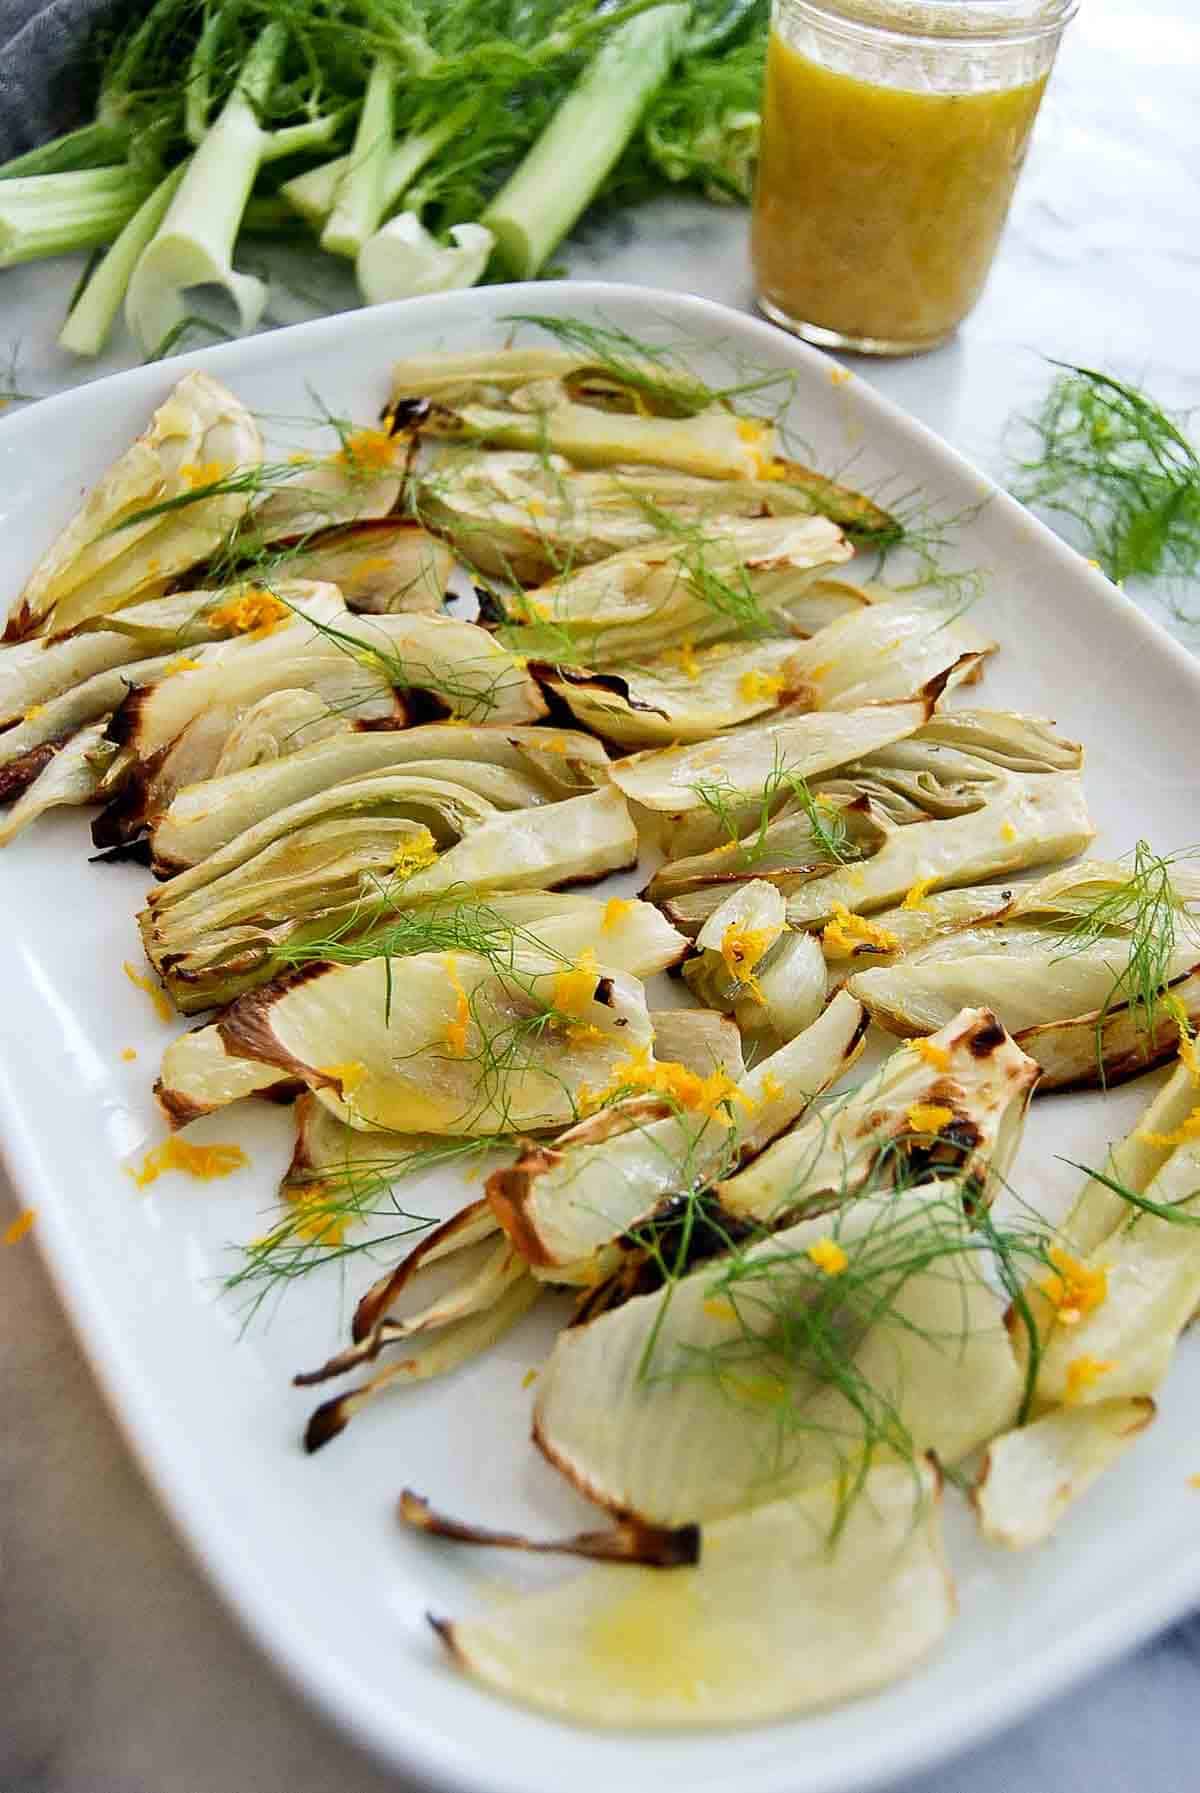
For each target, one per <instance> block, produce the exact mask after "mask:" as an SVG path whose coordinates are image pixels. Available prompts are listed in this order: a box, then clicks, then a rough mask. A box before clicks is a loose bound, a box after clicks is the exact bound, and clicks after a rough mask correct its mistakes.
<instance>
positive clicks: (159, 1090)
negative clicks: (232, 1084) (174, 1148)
mask: <svg viewBox="0 0 1200 1793" xmlns="http://www.w3.org/2000/svg"><path fill="white" fill-rule="evenodd" d="M154 1097H155V1100H156V1101H157V1103H158V1106H159V1107H160V1108H161V1109H162V1111H163V1113H164V1114H165V1115H166V1117H167V1120H168V1122H169V1123H170V1126H171V1128H172V1130H175V1129H177V1128H179V1127H186V1126H187V1124H188V1122H189V1121H198V1120H199V1119H200V1117H201V1115H205V1114H212V1113H214V1112H215V1110H214V1105H213V1104H212V1103H211V1102H193V1101H192V1099H191V1097H190V1096H185V1095H182V1094H181V1093H180V1091H179V1090H173V1089H166V1088H165V1087H164V1085H163V1081H162V1078H161V1077H160V1078H159V1079H158V1081H157V1083H156V1084H155V1085H154Z"/></svg>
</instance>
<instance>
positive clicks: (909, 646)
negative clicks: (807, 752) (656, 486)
mask: <svg viewBox="0 0 1200 1793" xmlns="http://www.w3.org/2000/svg"><path fill="white" fill-rule="evenodd" d="M602 565H607V563H602ZM835 636H836V637H837V641H836V643H835V641H834V640H833V639H832V638H833V637H835ZM992 645H993V644H991V643H988V642H987V641H985V639H984V638H983V637H982V636H980V635H979V634H978V633H977V632H976V631H974V630H971V629H969V628H968V627H967V626H966V625H965V624H964V623H961V622H953V621H947V620H946V618H945V617H944V616H939V615H938V613H937V612H936V611H930V610H929V609H928V608H925V609H916V610H915V609H914V608H913V607H912V606H911V605H904V604H898V603H888V604H877V605H873V606H871V607H870V608H869V609H867V610H864V611H861V612H859V613H858V614H857V615H855V616H852V617H849V618H847V619H845V621H844V623H842V624H837V623H831V624H830V625H829V626H828V627H827V628H825V629H822V630H820V631H819V633H818V634H816V635H814V636H813V637H812V639H811V641H808V642H806V643H802V644H797V643H796V642H794V641H793V642H788V641H782V642H778V641H765V642H757V643H750V644H746V645H739V644H736V643H733V642H721V641H717V642H714V643H712V644H711V645H710V646H708V647H699V648H697V647H695V646H693V645H691V644H690V643H685V645H684V646H683V647H678V648H674V649H668V650H667V651H666V652H665V653H661V654H659V655H657V656H656V657H654V658H653V659H651V660H644V661H641V662H640V663H638V664H637V665H634V666H622V665H615V664H609V663H608V656H607V654H606V655H605V667H604V669H603V670H599V671H583V670H581V669H579V668H573V667H571V666H558V667H554V666H551V665H547V666H545V667H539V668H538V669H537V670H538V677H539V678H540V679H541V681H542V683H543V684H544V685H545V686H546V688H547V689H548V690H550V691H552V692H553V693H554V695H555V696H556V697H558V698H559V699H560V700H561V702H563V703H565V704H566V705H567V707H568V709H569V710H570V711H571V713H572V714H573V715H574V716H575V718H576V720H577V721H579V722H581V723H583V724H585V725H586V726H587V727H589V728H592V729H594V730H595V731H596V732H597V733H598V734H601V735H604V736H606V737H607V738H609V739H611V740H613V741H617V742H619V743H620V744H621V745H622V746H628V747H642V746H653V745H660V744H661V745H668V744H671V743H674V742H694V741H706V740H708V739H710V738H711V737H712V736H714V735H716V734H718V733H719V732H720V731H723V730H727V729H730V728H734V727H736V726H738V725H739V724H742V723H745V722H749V721H751V720H752V719H753V718H754V717H755V716H759V715H763V714H764V713H766V712H768V711H771V710H783V709H786V710H789V711H792V712H795V711H798V710H804V709H830V710H844V709H852V708H859V707H861V706H862V705H864V704H869V703H897V702H901V701H903V700H905V699H913V698H918V697H921V696H923V695H924V694H925V693H926V692H927V691H928V690H930V689H932V688H934V687H935V685H936V687H937V689H939V690H944V689H946V688H947V687H948V686H949V685H953V684H959V683H962V682H963V681H965V680H967V679H969V678H973V677H977V676H978V670H979V666H980V662H981V660H982V657H983V655H984V654H985V653H987V652H990V651H991V647H992ZM822 656H825V657H822Z"/></svg>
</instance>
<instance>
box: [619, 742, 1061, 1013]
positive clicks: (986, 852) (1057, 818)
mask: <svg viewBox="0 0 1200 1793" xmlns="http://www.w3.org/2000/svg"><path fill="white" fill-rule="evenodd" d="M902 707H903V706H881V709H882V710H883V712H884V713H887V711H888V710H889V709H899V708H902ZM864 713H865V712H862V711H858V712H854V711H852V712H849V715H851V716H853V715H862V714H864ZM971 714H972V713H971V712H967V711H960V712H951V713H950V714H949V715H948V716H947V718H946V719H945V721H946V722H947V724H953V723H954V722H957V721H958V719H959V718H960V717H964V716H970V715H971ZM807 720H809V721H810V722H823V721H831V720H833V717H832V716H831V715H829V714H828V713H827V714H825V715H822V716H814V717H810V718H808V719H807ZM1005 720H1006V721H1011V722H1019V721H1020V720H1021V719H1020V718H1007V719H1005ZM942 722H943V718H941V717H939V718H937V719H936V720H935V721H934V722H933V723H932V724H930V725H928V727H926V728H924V729H922V730H921V732H920V734H919V735H914V737H913V738H912V739H911V740H901V741H899V742H898V743H897V745H896V746H895V747H894V748H888V749H887V754H888V756H891V755H892V754H895V755H896V757H897V758H902V759H908V760H910V761H911V762H912V765H913V769H914V772H915V773H916V774H917V776H916V777H914V778H913V781H912V788H913V793H914V794H913V795H912V796H906V797H905V798H904V802H905V806H906V808H907V810H908V811H909V814H908V817H907V819H905V820H903V821H900V820H893V819H892V818H891V817H889V815H888V812H887V809H886V808H885V807H884V806H883V805H881V804H878V803H876V802H875V801H874V797H873V794H872V793H871V791H870V789H869V788H866V789H863V788H859V789H857V793H856V795H855V794H854V793H851V792H847V790H846V787H847V786H849V785H853V786H855V787H858V786H859V782H860V781H859V779H858V777H857V776H855V775H854V774H853V773H852V772H851V771H850V769H849V768H846V769H844V770H843V771H841V772H839V773H838V774H837V776H836V778H835V779H834V780H832V781H829V782H826V781H824V780H820V781H818V783H817V785H816V787H815V793H816V795H817V796H818V797H825V798H827V799H828V800H829V801H831V802H834V803H836V802H838V801H839V799H840V798H841V797H844V796H847V795H850V796H851V800H852V803H853V802H856V801H859V800H861V799H862V798H866V800H867V805H868V814H869V816H870V819H871V822H872V824H873V827H874V829H875V831H876V832H875V835H874V838H872V836H871V833H870V831H868V830H867V829H866V828H865V827H860V828H859V834H860V837H861V838H860V841H859V843H858V845H859V851H858V853H857V855H856V857H855V859H854V862H853V863H842V864H831V862H830V856H829V855H828V854H827V853H826V854H823V855H818V854H816V853H814V852H813V851H812V850H811V847H810V848H808V849H806V846H805V841H806V840H807V839H808V838H809V836H807V835H806V834H805V833H804V832H803V831H801V832H799V833H798V834H796V835H795V842H796V844H795V846H794V847H792V848H791V850H790V851H785V852H783V853H779V852H774V851H773V843H774V841H775V840H777V839H778V838H779V837H780V836H782V837H783V839H784V840H785V841H786V840H788V838H789V837H788V835H787V834H786V833H785V832H784V831H785V830H787V829H788V828H791V829H793V830H794V829H795V827H796V820H797V818H796V817H795V814H794V810H785V811H784V812H783V813H781V815H780V816H779V817H778V819H777V820H775V821H773V822H771V823H770V824H769V825H768V826H767V828H766V829H765V830H763V831H761V833H760V834H755V835H754V836H746V837H743V838H742V839H741V840H740V841H739V842H738V843H737V845H736V846H732V845H731V846H729V847H728V848H727V849H726V850H724V851H722V850H721V849H719V848H714V849H711V850H710V851H709V852H707V853H706V854H701V855H698V856H696V857H693V858H687V859H680V860H675V861H673V862H670V863H668V864H667V865H665V866H664V867H663V868H662V869H661V870H660V871H659V872H657V873H656V874H655V877H654V879H653V881H652V883H651V886H650V895H651V896H652V897H654V899H655V900H656V901H657V900H664V901H665V902H666V905H667V909H668V912H669V914H670V915H671V919H672V920H673V921H674V922H675V924H676V926H677V927H680V928H682V929H683V930H684V932H695V931H696V930H697V929H698V928H699V927H700V926H701V925H703V923H704V921H705V920H706V919H707V917H708V916H709V915H711V914H712V912H713V910H714V909H715V908H716V907H717V906H718V904H719V903H720V902H721V901H723V899H724V897H725V896H726V895H727V894H728V892H729V889H730V887H731V886H732V885H733V884H736V883H737V882H739V881H742V880H744V879H745V878H747V877H749V876H751V875H755V876H758V877H764V878H769V879H770V881H771V882H772V883H774V884H777V885H778V886H779V887H780V889H781V890H783V892H784V893H785V895H786V896H787V898H788V920H789V922H790V923H791V924H792V925H793V926H795V927H809V928H813V927H824V926H826V925H827V924H828V923H829V922H830V921H831V920H834V919H835V918H836V917H838V916H839V915H840V914H841V913H843V912H845V911H850V912H853V913H859V914H867V915H869V914H871V913H872V912H873V911H875V910H878V909H882V908H885V907H888V906H889V905H893V904H900V903H902V902H903V900H904V899H905V897H906V896H907V895H908V894H909V893H910V892H912V891H913V890H914V889H916V890H917V891H918V892H919V893H921V894H923V893H925V892H927V891H929V890H931V889H934V890H936V889H939V888H940V889H948V888H953V887H954V886H959V885H973V884H976V883H982V882H983V881H984V880H986V879H989V878H1007V877H1010V876H1011V875H1012V874H1013V873H1014V872H1016V871H1020V870H1025V869H1032V868H1033V867H1035V866H1040V865H1048V864H1049V865H1053V864H1057V863H1059V862H1061V861H1063V860H1065V859H1069V858H1071V857H1072V856H1073V855H1074V854H1076V853H1078V852H1080V851H1081V850H1082V849H1083V848H1085V847H1086V846H1087V845H1088V843H1089V842H1090V841H1091V839H1092V838H1093V834H1094V829H1093V827H1092V823H1091V819H1090V816H1089V814H1088V809H1087V804H1086V801H1085V797H1084V791H1083V784H1082V780H1081V779H1080V777H1079V774H1078V773H1077V772H1074V771H1060V770H1057V769H1054V768H1053V762H1052V761H1051V762H1050V763H1048V764H1046V765H1045V767H1044V769H1041V770H1036V771H1033V770H1022V771H1015V770H1011V769H1009V768H1008V767H1006V766H1004V765H1003V764H1002V763H1000V764H997V763H996V762H995V761H994V760H991V759H985V758H984V757H983V756H968V755H967V754H965V753H960V752H958V751H957V750H955V749H953V748H948V747H947V746H946V744H945V741H944V738H943V737H942V726H941V725H942ZM699 751H701V752H703V751H704V750H703V749H700V750H699ZM1074 751H1075V752H1076V754H1077V753H1078V750H1077V749H1076V750H1074ZM880 757H883V756H880ZM1014 757H1015V756H1014ZM1054 757H1055V758H1057V757H1058V756H1057V754H1056V755H1055V756H1054ZM971 758H974V759H975V764H974V768H973V772H974V777H973V780H972V783H971V787H970V790H969V792H960V790H959V786H960V784H961V782H962V779H963V778H964V777H965V776H966V768H960V766H959V765H956V764H955V762H963V761H967V762H968V763H969V761H970V759H971ZM1048 758H1049V756H1048ZM922 762H925V766H927V767H928V768H929V769H930V781H929V782H930V785H931V786H932V787H934V788H933V789H931V790H930V791H929V792H928V793H925V794H923V793H922V792H921V785H920V782H919V774H920V771H921V770H923V769H925V767H924V766H923V765H922ZM942 766H946V767H947V768H948V769H949V770H950V772H951V781H952V784H953V789H951V790H950V791H948V793H947V795H948V797H949V813H946V808H945V807H944V806H943V804H942V801H941V795H940V790H941V787H940V786H939V785H938V779H939V777H940V768H941V767H942ZM905 777H906V779H907V777H908V774H907V773H906V774H905ZM618 782H622V784H623V788H626V789H628V783H627V782H626V781H621V780H620V779H618ZM863 782H864V783H865V782H866V781H865V780H864V781H863ZM703 788H704V787H703V784H702V791H703ZM760 790H761V786H760ZM922 802H923V803H924V804H925V805H927V807H924V808H922V807H921V804H922ZM699 806H700V807H704V803H703V796H701V799H700V805H699ZM913 812H915V814H914V813H913ZM845 814H846V815H847V817H848V818H849V817H852V816H853V815H854V814H855V811H854V809H853V807H851V808H850V809H848V810H846V811H845ZM917 817H919V818H920V819H916V818H917ZM706 819H709V820H711V817H710V818H706ZM801 819H802V820H806V818H801ZM772 830H774V831H775V832H774V834H773V833H772ZM806 852H807V856H806ZM739 861H741V862H742V863H741V865H739ZM743 868H744V869H743ZM959 1006H961V1005H959Z"/></svg>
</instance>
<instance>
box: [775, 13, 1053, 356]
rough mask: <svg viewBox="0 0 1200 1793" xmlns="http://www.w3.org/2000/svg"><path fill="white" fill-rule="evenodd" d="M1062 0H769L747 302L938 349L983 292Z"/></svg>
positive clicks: (800, 324) (857, 336) (829, 338)
mask: <svg viewBox="0 0 1200 1793" xmlns="http://www.w3.org/2000/svg"><path fill="white" fill-rule="evenodd" d="M1076 4H1077V0H774V10H773V15H772V21H771V40H770V46H769V49H768V52H767V75H766V89H765V92H764V96H763V125H762V146H761V150H760V155H759V164H758V180H757V185H756V188H755V195H754V217H753V229H752V246H753V258H754V273H755V279H756V283H757V288H758V303H759V307H760V309H761V310H762V311H763V312H764V313H765V314H766V316H767V317H769V318H771V319H772V320H773V321H774V322H775V323H777V324H782V325H783V326H784V327H785V328H786V329H789V330H793V331H795V332H796V333H797V334H798V335H800V336H803V337H806V338H807V339H808V340H809V341H810V342H815V343H819V344H820V345H821V346H822V347H824V348H842V349H855V350H858V351H860V352H861V353H864V354H869V355H906V354H912V353H914V352H917V351H919V350H922V349H931V348H935V347H936V346H937V344H938V343H940V342H944V341H945V340H946V338H947V337H948V336H950V335H951V334H952V333H953V331H954V329H955V327H956V326H957V325H958V324H959V323H960V322H961V320H962V319H963V318H964V317H965V316H966V315H967V313H968V312H969V311H970V309H971V307H972V306H973V305H974V303H975V301H976V300H977V299H978V297H979V295H980V293H981V291H982V290H983V283H984V281H985V280H986V278H987V273H988V269H989V267H990V266H991V262H992V257H993V255H994V254H995V250H996V245H997V243H998V241H999V239H1000V233H1001V230H1002V229H1003V227H1004V220H1005V218H1006V216H1007V214H1008V207H1009V202H1010V200H1011V199H1012V195H1013V189H1014V187H1015V186H1016V182H1017V176H1018V175H1019V173H1020V171H1021V164H1022V161H1023V160H1024V157H1025V151H1026V149H1027V147H1028V143H1029V135H1030V131H1031V130H1032V128H1033V121H1034V118H1035V117H1036V116H1037V110H1038V106H1039V104H1040V102H1041V98H1042V93H1043V90H1044V89H1045V85H1046V80H1047V77H1048V76H1049V73H1050V68H1051V65H1052V63H1053V61H1054V55H1055V51H1056V50H1057V48H1058V42H1059V39H1060V37H1061V35H1062V31H1063V27H1064V26H1065V25H1066V23H1067V21H1068V20H1069V19H1070V18H1071V16H1072V14H1073V13H1074V11H1075V6H1076Z"/></svg>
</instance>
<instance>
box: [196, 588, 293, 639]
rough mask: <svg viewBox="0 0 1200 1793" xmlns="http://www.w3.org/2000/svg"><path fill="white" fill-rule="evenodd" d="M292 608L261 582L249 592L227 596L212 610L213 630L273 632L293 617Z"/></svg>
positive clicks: (209, 619)
mask: <svg viewBox="0 0 1200 1793" xmlns="http://www.w3.org/2000/svg"><path fill="white" fill-rule="evenodd" d="M291 614H292V613H291V611H290V610H289V609H288V607H287V605H286V604H285V603H284V602H283V599H282V598H277V597H276V596H275V593H274V592H273V591H265V590H264V589H263V587H262V586H261V585H249V586H247V587H246V589H245V591H242V592H238V593H237V594H236V596H234V597H232V598H227V599H226V601H225V602H224V603H223V604H218V605H217V607H216V609H215V610H210V611H209V613H208V626H209V628H210V629H229V630H231V631H232V633H233V634H235V635H253V636H255V637H256V638H257V637H261V636H263V635H270V634H271V632H272V631H273V630H274V629H277V628H279V626H280V624H281V623H285V622H286V621H287V620H288V618H289V617H290V616H291Z"/></svg>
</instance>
